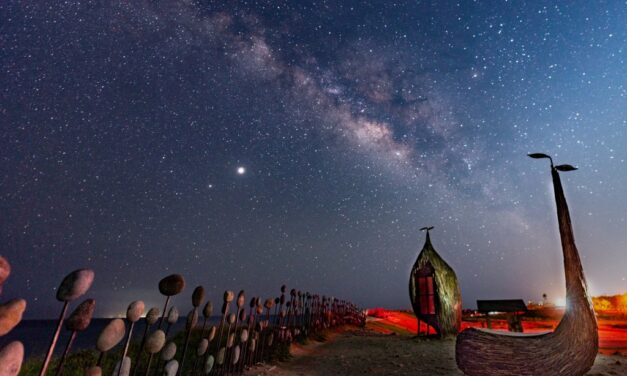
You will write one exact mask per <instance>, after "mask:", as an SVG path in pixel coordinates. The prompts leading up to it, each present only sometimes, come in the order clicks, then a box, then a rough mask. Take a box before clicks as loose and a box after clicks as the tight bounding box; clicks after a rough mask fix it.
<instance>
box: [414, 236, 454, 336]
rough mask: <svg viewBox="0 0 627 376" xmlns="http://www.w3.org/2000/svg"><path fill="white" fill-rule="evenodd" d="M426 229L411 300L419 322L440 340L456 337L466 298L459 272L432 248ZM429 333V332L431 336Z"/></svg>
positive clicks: (416, 264) (416, 263)
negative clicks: (463, 296)
mask: <svg viewBox="0 0 627 376" xmlns="http://www.w3.org/2000/svg"><path fill="white" fill-rule="evenodd" d="M432 229H433V227H423V228H421V230H426V231H427V238H426V240H425V245H424V246H423V247H422V251H420V254H419V255H418V258H417V259H416V262H415V263H414V266H413V268H412V269H411V273H410V276H409V298H410V300H411V305H412V308H413V309H414V313H415V314H416V318H417V319H418V320H419V323H418V329H420V321H424V322H425V323H427V324H428V325H429V326H430V327H431V328H434V329H435V334H436V335H437V336H438V337H447V336H455V335H457V333H458V332H459V328H460V326H461V321H462V300H461V299H462V298H461V296H462V294H461V291H460V289H459V285H458V283H457V276H456V275H455V271H454V270H453V268H451V267H450V266H449V265H448V264H447V263H446V261H444V259H442V257H440V255H439V254H438V253H437V252H436V251H435V249H434V248H433V245H431V238H430V236H429V230H432ZM428 333H429V330H427V334H428Z"/></svg>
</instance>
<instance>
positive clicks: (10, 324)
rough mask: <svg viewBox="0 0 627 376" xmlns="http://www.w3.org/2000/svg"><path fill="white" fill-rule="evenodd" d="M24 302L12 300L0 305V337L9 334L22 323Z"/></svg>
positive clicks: (22, 300)
mask: <svg viewBox="0 0 627 376" xmlns="http://www.w3.org/2000/svg"><path fill="white" fill-rule="evenodd" d="M25 309H26V300H24V299H12V300H9V301H8V302H6V303H4V304H2V305H0V336H3V335H5V334H7V333H8V332H10V331H11V330H12V329H13V328H15V326H16V325H17V324H19V323H20V321H22V314H23V313H24V310H25Z"/></svg>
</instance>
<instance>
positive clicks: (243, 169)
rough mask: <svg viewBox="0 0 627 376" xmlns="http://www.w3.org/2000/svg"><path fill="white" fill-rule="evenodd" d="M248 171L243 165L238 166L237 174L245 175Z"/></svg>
mask: <svg viewBox="0 0 627 376" xmlns="http://www.w3.org/2000/svg"><path fill="white" fill-rule="evenodd" d="M245 173H246V168H244V167H243V166H239V167H238V168H237V174H238V175H244V174H245Z"/></svg>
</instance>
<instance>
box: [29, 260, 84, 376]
mask: <svg viewBox="0 0 627 376" xmlns="http://www.w3.org/2000/svg"><path fill="white" fill-rule="evenodd" d="M93 282H94V271H93V270H91V269H78V270H75V271H73V272H72V273H70V274H68V275H67V276H66V277H65V278H64V279H63V281H62V282H61V285H60V286H59V289H58V290H57V300H58V301H60V302H63V308H62V309H61V314H60V315H59V320H58V321H57V327H56V329H55V332H54V335H53V336H52V339H51V340H50V346H48V352H47V353H46V357H45V358H44V362H43V364H42V366H41V370H40V371H39V376H44V375H45V374H46V370H47V369H48V366H49V365H50V360H51V359H52V354H53V353H54V348H55V347H56V345H57V340H58V339H59V333H60V332H61V326H62V325H63V320H64V319H65V314H66V313H67V309H68V306H69V304H70V302H71V301H73V300H75V299H77V298H80V297H81V296H82V295H83V294H85V293H86V292H87V290H89V288H90V287H91V284H92V283H93Z"/></svg>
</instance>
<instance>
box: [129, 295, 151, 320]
mask: <svg viewBox="0 0 627 376" xmlns="http://www.w3.org/2000/svg"><path fill="white" fill-rule="evenodd" d="M145 307H146V306H145V305H144V302H142V301H141V300H136V301H134V302H132V303H131V304H129V306H128V309H127V310H126V319H127V320H128V321H130V322H136V321H137V320H139V319H140V318H141V317H142V315H143V314H144V308H145Z"/></svg>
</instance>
